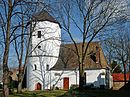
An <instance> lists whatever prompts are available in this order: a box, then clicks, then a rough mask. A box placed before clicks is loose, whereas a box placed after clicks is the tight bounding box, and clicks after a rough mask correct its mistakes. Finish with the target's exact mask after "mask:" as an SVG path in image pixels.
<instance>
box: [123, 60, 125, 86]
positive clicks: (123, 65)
mask: <svg viewBox="0 0 130 97" xmlns="http://www.w3.org/2000/svg"><path fill="white" fill-rule="evenodd" d="M123 68H124V82H125V85H126V64H124V63H123Z"/></svg>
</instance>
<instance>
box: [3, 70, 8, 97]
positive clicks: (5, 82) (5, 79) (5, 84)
mask: <svg viewBox="0 0 130 97" xmlns="http://www.w3.org/2000/svg"><path fill="white" fill-rule="evenodd" d="M3 96H4V97H9V88H8V72H7V71H6V72H4V74H3Z"/></svg>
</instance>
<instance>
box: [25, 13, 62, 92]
mask: <svg viewBox="0 0 130 97" xmlns="http://www.w3.org/2000/svg"><path fill="white" fill-rule="evenodd" d="M30 25H31V30H30V31H32V37H31V43H30V48H29V49H30V50H29V51H30V52H31V55H29V57H28V63H27V88H28V90H30V91H33V90H44V89H50V87H51V82H50V79H51V74H50V71H49V69H50V68H52V67H53V66H54V65H55V64H56V62H57V59H58V56H59V50H60V44H61V41H60V40H61V29H60V25H59V23H58V22H57V21H56V20H55V19H54V18H53V17H52V16H51V15H49V13H48V12H46V11H44V12H41V13H38V14H36V15H35V16H33V20H32V22H31V24H30Z"/></svg>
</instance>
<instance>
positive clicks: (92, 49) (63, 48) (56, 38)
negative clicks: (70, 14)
mask: <svg viewBox="0 0 130 97" xmlns="http://www.w3.org/2000/svg"><path fill="white" fill-rule="evenodd" d="M34 18H35V19H34V20H36V21H32V22H31V28H33V33H32V38H31V44H30V48H29V49H30V51H32V53H31V55H30V56H29V58H28V63H27V81H26V82H27V89H28V90H29V91H33V90H44V89H52V88H54V87H57V88H59V89H64V90H68V89H69V88H70V87H71V86H72V85H77V86H78V84H79V71H78V62H77V56H76V55H75V53H74V52H73V50H75V48H74V45H73V44H65V45H62V44H61V28H60V24H59V23H58V22H57V21H56V20H55V19H54V18H53V17H52V16H51V15H49V14H48V13H47V12H42V13H39V14H37V15H36V16H35V17H34ZM81 44H82V43H78V44H77V45H78V48H79V49H80V47H81ZM72 49H73V50H72ZM88 53H91V55H92V56H90V57H89V58H88V57H86V58H85V60H86V61H85V63H84V64H85V85H92V86H93V87H97V88H100V87H107V88H111V87H112V77H111V74H110V70H109V68H108V64H107V61H106V59H105V57H104V54H103V51H102V49H101V47H100V44H99V43H98V42H92V43H91V44H90V46H89V50H88Z"/></svg>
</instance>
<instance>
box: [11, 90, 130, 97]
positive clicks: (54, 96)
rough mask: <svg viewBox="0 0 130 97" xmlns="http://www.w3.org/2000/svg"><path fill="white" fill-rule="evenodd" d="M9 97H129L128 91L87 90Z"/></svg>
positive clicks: (15, 94)
mask: <svg viewBox="0 0 130 97" xmlns="http://www.w3.org/2000/svg"><path fill="white" fill-rule="evenodd" d="M9 97H130V91H128V90H127V91H125V90H123V91H114V90H101V89H87V90H82V91H80V92H79V91H78V90H69V91H64V90H54V91H34V92H24V93H22V94H17V93H14V94H12V95H10V96H9Z"/></svg>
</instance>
